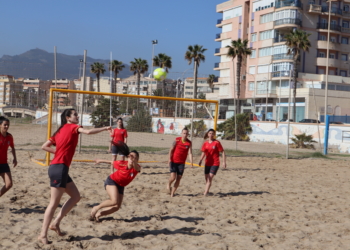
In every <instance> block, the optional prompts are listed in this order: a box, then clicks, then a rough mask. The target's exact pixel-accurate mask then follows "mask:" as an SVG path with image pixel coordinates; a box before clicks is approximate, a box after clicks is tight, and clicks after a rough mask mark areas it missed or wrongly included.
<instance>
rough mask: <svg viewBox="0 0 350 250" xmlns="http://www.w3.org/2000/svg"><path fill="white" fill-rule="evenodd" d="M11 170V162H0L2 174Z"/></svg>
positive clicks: (0, 172)
mask: <svg viewBox="0 0 350 250" xmlns="http://www.w3.org/2000/svg"><path fill="white" fill-rule="evenodd" d="M9 172H11V170H10V166H9V164H7V163H5V164H0V174H2V173H9Z"/></svg>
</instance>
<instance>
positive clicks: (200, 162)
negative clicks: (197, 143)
mask: <svg viewBox="0 0 350 250" xmlns="http://www.w3.org/2000/svg"><path fill="white" fill-rule="evenodd" d="M204 157H205V153H204V152H202V154H201V159H200V160H199V163H198V165H199V166H201V165H202V161H203V159H204Z"/></svg>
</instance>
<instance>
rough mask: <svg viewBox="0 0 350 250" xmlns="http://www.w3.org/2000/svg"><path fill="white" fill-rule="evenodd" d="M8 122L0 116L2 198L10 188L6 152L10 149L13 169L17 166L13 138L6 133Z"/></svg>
mask: <svg viewBox="0 0 350 250" xmlns="http://www.w3.org/2000/svg"><path fill="white" fill-rule="evenodd" d="M9 127H10V120H9V119H7V118H5V117H3V116H0V176H1V177H2V179H3V180H4V182H5V185H4V186H3V187H2V188H1V190H0V197H1V196H3V195H4V194H5V193H6V192H7V191H9V190H10V188H11V187H12V176H11V170H10V167H9V164H8V163H7V151H8V148H9V147H11V150H12V151H11V152H12V155H13V161H12V163H13V167H16V166H17V157H16V150H15V145H14V143H13V137H12V135H11V134H10V133H8V132H7V131H8V129H9Z"/></svg>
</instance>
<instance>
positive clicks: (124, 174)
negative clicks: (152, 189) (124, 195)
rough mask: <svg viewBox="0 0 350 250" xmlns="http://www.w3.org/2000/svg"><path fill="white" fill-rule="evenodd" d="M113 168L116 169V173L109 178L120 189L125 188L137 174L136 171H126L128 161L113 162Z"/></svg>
mask: <svg viewBox="0 0 350 250" xmlns="http://www.w3.org/2000/svg"><path fill="white" fill-rule="evenodd" d="M113 167H114V168H115V169H117V171H115V172H114V173H113V174H111V175H110V176H109V177H111V179H112V180H113V181H115V182H116V183H118V185H120V186H122V187H126V186H127V185H128V184H129V183H130V182H131V181H132V180H133V179H134V178H135V177H136V175H137V174H138V172H137V170H136V169H134V168H131V169H128V161H114V162H113Z"/></svg>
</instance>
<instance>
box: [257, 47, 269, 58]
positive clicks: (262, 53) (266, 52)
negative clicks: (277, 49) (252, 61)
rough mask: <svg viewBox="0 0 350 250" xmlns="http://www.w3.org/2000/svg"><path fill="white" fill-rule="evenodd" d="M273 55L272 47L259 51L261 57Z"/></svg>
mask: <svg viewBox="0 0 350 250" xmlns="http://www.w3.org/2000/svg"><path fill="white" fill-rule="evenodd" d="M271 55H272V47H266V48H262V49H259V57H264V56H271Z"/></svg>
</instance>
